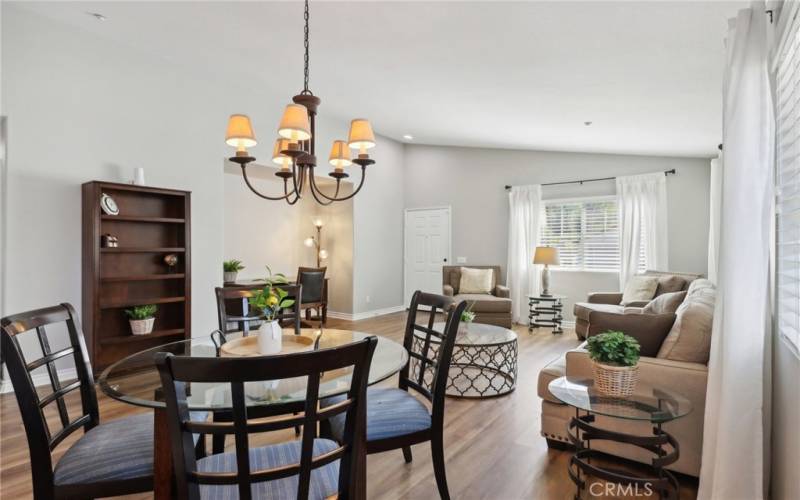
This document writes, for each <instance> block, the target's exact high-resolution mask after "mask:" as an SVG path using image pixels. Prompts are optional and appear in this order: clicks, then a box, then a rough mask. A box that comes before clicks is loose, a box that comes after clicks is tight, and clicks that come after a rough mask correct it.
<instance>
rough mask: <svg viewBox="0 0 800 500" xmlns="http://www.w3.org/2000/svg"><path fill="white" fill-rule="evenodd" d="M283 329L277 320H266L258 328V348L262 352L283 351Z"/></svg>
mask: <svg viewBox="0 0 800 500" xmlns="http://www.w3.org/2000/svg"><path fill="white" fill-rule="evenodd" d="M282 339H283V329H282V328H281V325H280V324H278V322H277V321H265V322H264V323H262V324H261V326H260V327H259V328H258V350H259V351H260V352H261V354H278V353H280V352H281V340H282Z"/></svg>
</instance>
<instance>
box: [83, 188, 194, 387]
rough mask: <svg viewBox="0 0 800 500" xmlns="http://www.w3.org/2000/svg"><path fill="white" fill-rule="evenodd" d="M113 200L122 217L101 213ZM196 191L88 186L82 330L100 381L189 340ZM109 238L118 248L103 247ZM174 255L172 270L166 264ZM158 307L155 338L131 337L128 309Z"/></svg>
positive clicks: (85, 205)
mask: <svg viewBox="0 0 800 500" xmlns="http://www.w3.org/2000/svg"><path fill="white" fill-rule="evenodd" d="M103 193H105V194H107V195H109V196H111V197H112V198H113V199H114V201H115V202H116V203H117V206H118V207H119V214H118V215H108V214H106V213H104V212H103V211H102V210H101V209H100V197H101V195H102V194H103ZM190 206H191V193H189V192H188V191H180V190H175V189H164V188H154V187H146V186H133V185H130V184H118V183H113V182H102V181H92V182H87V183H85V184H83V205H82V217H83V233H82V238H83V262H82V265H83V314H82V318H83V329H84V332H85V334H86V344H87V349H88V351H89V357H90V359H91V362H92V367H93V368H94V372H95V376H97V375H99V374H100V372H101V371H102V370H104V369H105V368H107V367H108V366H109V365H111V364H112V363H114V362H116V361H118V360H120V359H122V358H124V357H126V356H128V355H130V354H133V353H135V352H137V351H140V350H142V349H148V348H151V347H156V346H158V345H161V344H165V343H168V342H174V341H176V340H181V339H183V338H190V337H191V251H190V242H191V228H190V226H191V211H190ZM105 234H111V235H113V236H116V237H117V239H118V242H119V243H118V244H119V246H118V247H114V248H104V247H102V243H101V239H102V236H103V235H105ZM172 253H174V254H176V255H177V256H178V263H177V265H176V266H174V267H173V268H170V267H168V266H167V265H166V264H165V263H164V257H165V256H166V255H168V254H172ZM144 304H156V305H158V311H157V312H156V319H155V325H154V327H153V332H152V333H150V334H148V335H133V334H132V333H131V330H130V325H129V323H128V318H127V316H126V315H125V309H127V308H130V307H133V306H137V305H144Z"/></svg>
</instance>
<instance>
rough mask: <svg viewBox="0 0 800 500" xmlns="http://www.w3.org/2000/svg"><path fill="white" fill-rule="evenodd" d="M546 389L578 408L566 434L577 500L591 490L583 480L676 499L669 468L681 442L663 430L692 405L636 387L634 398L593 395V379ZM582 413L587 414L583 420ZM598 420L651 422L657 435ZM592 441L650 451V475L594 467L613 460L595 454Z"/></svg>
mask: <svg viewBox="0 0 800 500" xmlns="http://www.w3.org/2000/svg"><path fill="white" fill-rule="evenodd" d="M548 389H549V390H550V394H552V395H553V396H554V397H555V398H556V399H558V400H560V401H561V402H563V403H565V404H567V405H569V406H572V407H573V408H575V416H574V417H572V420H571V421H570V423H569V429H568V431H567V432H568V434H569V437H570V440H571V441H572V444H573V445H574V446H575V453H574V454H573V456H572V458H571V459H570V463H569V477H570V478H571V479H572V481H573V482H574V483H575V485H576V486H577V492H576V494H575V498H576V499H579V498H581V493H582V491H583V490H584V489H585V488H586V486H587V484H586V479H585V478H584V477H583V476H584V475H585V476H592V477H596V478H598V479H602V480H604V481H607V482H610V483H617V484H620V485H626V486H632V487H633V488H636V489H637V491H639V492H647V491H651V492H658V493H659V494H660V495H661V496H662V497H664V498H678V480H677V479H676V478H675V476H674V475H673V474H672V473H671V472H670V471H668V470H666V469H665V467H666V466H667V465H669V464H672V463H675V461H676V460H678V457H679V455H680V449H679V446H678V441H677V440H676V439H675V438H674V437H673V436H672V435H671V434H669V433H667V432H666V431H664V430H663V429H662V428H661V426H662V424H664V423H667V422H671V421H673V420H675V419H678V418H680V417H683V416H684V415H687V414H688V413H689V412H690V411H692V403H691V402H690V401H689V400H688V399H686V398H684V397H683V396H681V395H679V394H676V393H674V392H672V391H670V390H666V389H662V388H659V387H652V386H650V385H647V384H645V383H643V382H639V383H637V384H636V391H635V393H634V394H633V395H631V396H628V397H616V396H609V395H606V394H603V393H601V392H599V391H598V390H597V389H595V388H594V381H593V380H592V379H590V378H574V377H559V378H557V379H555V380H553V381H552V382H550V384H549V385H548ZM581 412H584V414H583V415H581ZM595 415H604V416H607V417H614V418H621V419H627V420H643V421H647V422H650V423H651V424H653V425H654V427H653V435H652V436H641V435H634V434H626V433H622V432H618V431H610V430H605V429H602V428H599V427H597V426H595V425H592V424H593V423H594V420H595ZM592 441H613V442H615V443H621V444H625V445H629V446H634V447H638V448H641V449H643V450H647V451H649V452H650V453H652V454H653V455H654V457H653V459H652V462H651V464H650V465H649V466H646V469H647V470H645V471H644V472H643V473H641V474H638V475H632V474H633V473H631V472H628V471H620V470H617V469H612V468H609V467H605V466H603V465H600V464H599V463H597V462H592V458H603V457H609V456H612V457H613V455H609V454H607V453H603V452H601V451H598V450H595V449H592V448H591V442H592ZM614 458H619V457H614ZM642 494H644V493H642ZM650 494H652V493H650Z"/></svg>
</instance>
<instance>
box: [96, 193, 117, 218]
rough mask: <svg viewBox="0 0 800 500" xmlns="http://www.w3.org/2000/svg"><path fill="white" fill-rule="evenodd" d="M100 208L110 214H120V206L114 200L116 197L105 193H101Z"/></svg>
mask: <svg viewBox="0 0 800 500" xmlns="http://www.w3.org/2000/svg"><path fill="white" fill-rule="evenodd" d="M100 208H101V209H102V210H103V212H105V213H107V214H108V215H119V207H118V206H117V202H116V201H114V198H112V197H110V196H109V195H107V194H105V193H102V194H101V195H100Z"/></svg>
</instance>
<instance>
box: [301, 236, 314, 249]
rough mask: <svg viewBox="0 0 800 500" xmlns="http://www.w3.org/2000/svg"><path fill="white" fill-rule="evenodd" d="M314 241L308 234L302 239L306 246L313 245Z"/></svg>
mask: <svg viewBox="0 0 800 500" xmlns="http://www.w3.org/2000/svg"><path fill="white" fill-rule="evenodd" d="M314 243H315V241H314V237H313V236H309V237H308V238H306V239H304V240H303V245H305V246H307V247H313V246H314Z"/></svg>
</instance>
